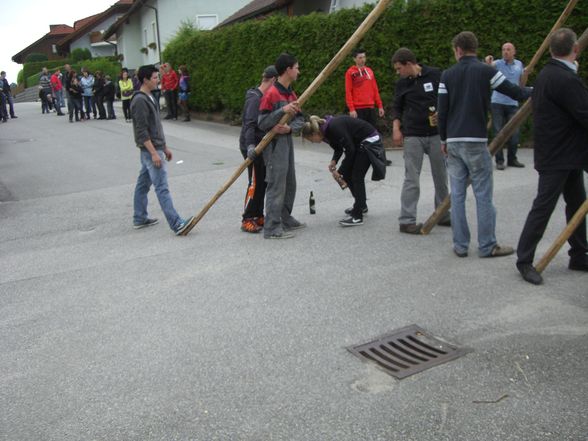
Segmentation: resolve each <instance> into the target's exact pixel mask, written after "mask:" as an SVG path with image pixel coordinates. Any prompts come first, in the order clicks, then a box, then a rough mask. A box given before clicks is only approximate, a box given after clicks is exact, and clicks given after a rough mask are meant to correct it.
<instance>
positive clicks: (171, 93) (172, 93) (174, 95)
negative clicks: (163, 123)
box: [161, 63, 179, 120]
mask: <svg viewBox="0 0 588 441" xmlns="http://www.w3.org/2000/svg"><path fill="white" fill-rule="evenodd" d="M163 72H164V73H163V76H162V78H161V91H162V92H163V96H164V97H165V103H166V106H167V115H166V116H165V118H164V119H172V118H173V119H174V120H177V119H178V86H179V80H178V74H177V73H176V71H175V70H173V69H172V67H171V66H170V65H169V64H168V63H165V64H164V65H163Z"/></svg>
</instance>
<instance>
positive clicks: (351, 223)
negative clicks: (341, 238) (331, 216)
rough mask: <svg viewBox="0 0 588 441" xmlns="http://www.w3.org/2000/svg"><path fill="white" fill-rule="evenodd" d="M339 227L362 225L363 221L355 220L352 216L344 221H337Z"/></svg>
mask: <svg viewBox="0 0 588 441" xmlns="http://www.w3.org/2000/svg"><path fill="white" fill-rule="evenodd" d="M339 225H341V226H342V227H354V226H356V225H363V219H357V218H354V217H353V216H349V217H346V218H345V219H341V220H340V221H339Z"/></svg>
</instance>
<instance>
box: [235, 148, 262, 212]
mask: <svg viewBox="0 0 588 441" xmlns="http://www.w3.org/2000/svg"><path fill="white" fill-rule="evenodd" d="M241 154H242V155H243V159H246V158H247V152H244V151H243V150H241ZM247 174H248V176H249V182H248V184H247V193H245V207H244V209H243V220H245V219H253V218H255V217H261V216H263V200H264V199H265V188H266V186H267V183H266V182H265V163H264V162H263V157H262V156H260V157H259V158H257V159H256V160H255V161H253V163H251V164H249V166H248V167H247Z"/></svg>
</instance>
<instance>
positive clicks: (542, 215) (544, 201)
mask: <svg viewBox="0 0 588 441" xmlns="http://www.w3.org/2000/svg"><path fill="white" fill-rule="evenodd" d="M549 49H550V51H551V56H552V59H551V60H549V62H548V63H547V65H546V66H545V67H544V68H543V70H542V71H541V73H540V74H539V75H538V76H537V81H536V83H535V89H534V90H533V123H534V124H533V125H534V150H535V169H536V170H537V171H538V172H539V185H538V190H537V197H536V198H535V200H534V201H533V207H532V208H531V211H530V212H529V215H528V216H527V221H526V222H525V226H524V227H523V231H522V233H521V237H520V239H519V245H518V247H517V256H518V260H517V268H518V270H519V272H520V273H521V275H522V276H523V279H525V280H526V281H527V282H529V283H533V284H535V285H539V284H541V283H542V282H543V279H542V277H541V275H540V274H539V273H538V272H537V270H536V269H535V268H534V267H533V258H534V256H535V250H536V248H537V244H538V243H539V241H540V240H541V238H542V237H543V233H544V232H545V228H546V227H547V223H548V222H549V218H550V217H551V214H552V213H553V210H554V209H555V206H556V204H557V201H558V199H559V195H560V194H562V193H563V197H564V200H565V202H566V218H567V220H568V222H569V221H570V219H571V218H572V216H573V215H574V213H576V211H577V210H578V209H579V208H580V205H582V203H583V202H584V201H585V200H586V191H585V188H584V177H583V170H587V171H588V144H587V140H588V89H587V88H586V85H585V84H584V83H583V81H582V80H581V79H580V77H579V76H578V74H577V65H576V64H574V61H575V60H576V57H577V55H578V44H577V37H576V34H575V33H574V32H573V31H572V30H571V29H566V28H562V29H560V30H558V31H556V32H555V33H554V34H553V35H552V37H551V41H550V45H549ZM568 242H569V244H570V250H569V256H570V262H569V268H570V269H571V270H577V271H588V254H587V253H588V244H587V242H586V220H585V219H584V220H583V221H582V222H581V223H580V225H579V226H578V228H577V229H576V231H574V233H573V234H572V235H571V236H570V238H569V239H568Z"/></svg>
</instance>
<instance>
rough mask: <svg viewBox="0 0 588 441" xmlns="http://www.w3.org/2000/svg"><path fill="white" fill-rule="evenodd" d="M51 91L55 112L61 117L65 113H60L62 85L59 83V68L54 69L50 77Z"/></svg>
mask: <svg viewBox="0 0 588 441" xmlns="http://www.w3.org/2000/svg"><path fill="white" fill-rule="evenodd" d="M50 82H51V90H52V94H51V96H52V97H53V105H54V106H55V109H56V110H57V115H58V116H63V115H65V113H63V112H62V111H61V102H62V101H63V84H62V82H61V70H60V69H59V68H57V69H55V72H54V73H53V75H51V79H50Z"/></svg>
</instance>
